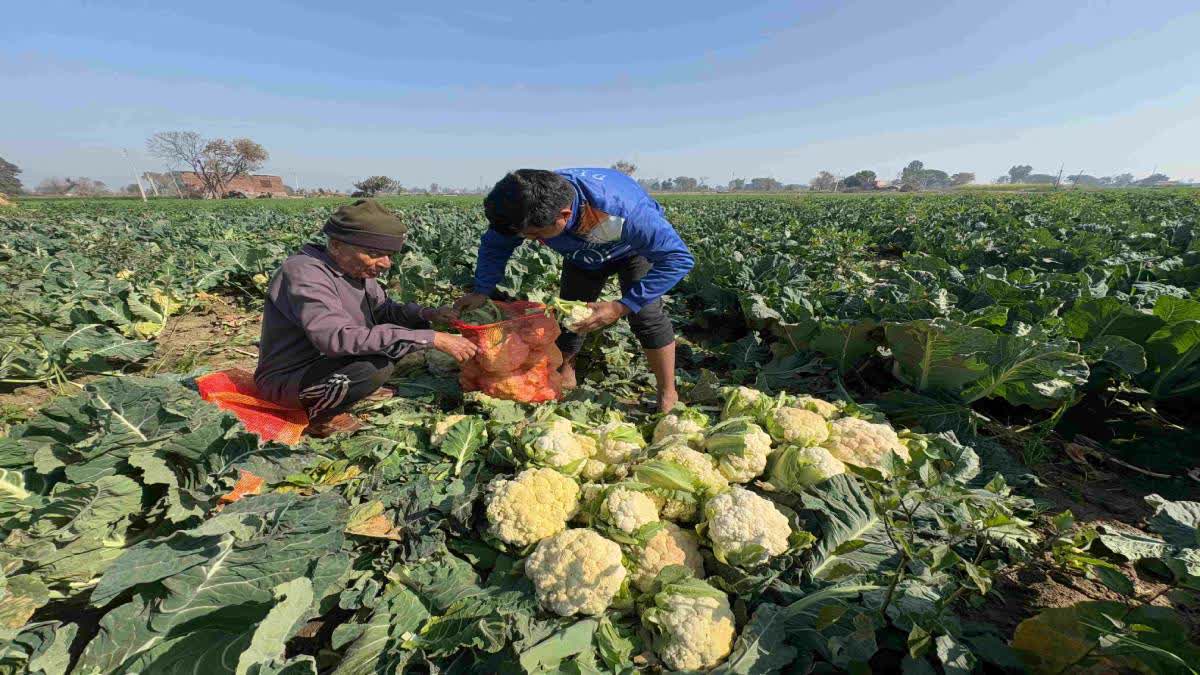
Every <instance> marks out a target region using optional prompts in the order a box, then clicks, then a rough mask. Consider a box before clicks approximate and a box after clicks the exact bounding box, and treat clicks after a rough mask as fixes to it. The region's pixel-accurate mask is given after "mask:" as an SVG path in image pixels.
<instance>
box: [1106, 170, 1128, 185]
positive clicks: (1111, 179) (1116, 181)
mask: <svg viewBox="0 0 1200 675" xmlns="http://www.w3.org/2000/svg"><path fill="white" fill-rule="evenodd" d="M1100 184H1101V185H1103V186H1104V187H1128V186H1130V185H1132V184H1133V174H1131V173H1119V174H1117V175H1115V176H1104V177H1103V178H1101V179H1100Z"/></svg>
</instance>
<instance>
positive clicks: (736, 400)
mask: <svg viewBox="0 0 1200 675" xmlns="http://www.w3.org/2000/svg"><path fill="white" fill-rule="evenodd" d="M721 393H722V395H723V396H724V397H725V407H724V408H723V409H722V410H721V419H723V420H727V419H733V418H734V417H750V418H752V419H753V420H754V421H755V422H758V423H759V424H766V421H767V419H768V418H769V417H770V416H771V411H772V410H773V409H774V408H775V406H776V404H777V402H776V400H775V399H773V398H771V397H770V396H767V395H766V394H764V393H763V392H761V391H759V390H757V389H751V388H750V387H725V388H723V389H722V390H721Z"/></svg>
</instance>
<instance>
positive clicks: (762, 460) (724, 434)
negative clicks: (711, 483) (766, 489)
mask: <svg viewBox="0 0 1200 675" xmlns="http://www.w3.org/2000/svg"><path fill="white" fill-rule="evenodd" d="M704 449H705V450H707V451H708V453H709V454H710V455H712V456H713V457H716V458H717V470H719V471H720V472H721V475H722V476H724V477H725V478H727V479H729V482H731V483H748V482H750V481H752V480H754V479H755V478H758V477H759V476H760V475H761V474H762V472H763V470H764V469H766V468H767V456H768V455H770V454H771V437H770V436H768V435H767V432H765V431H763V430H762V427H760V426H758V425H757V424H755V423H753V422H751V421H749V418H747V417H735V418H733V419H731V420H727V421H725V422H722V423H720V424H718V425H717V426H715V427H713V428H712V429H711V430H710V431H709V433H708V436H706V437H705V439H704Z"/></svg>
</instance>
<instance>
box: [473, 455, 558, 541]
mask: <svg viewBox="0 0 1200 675" xmlns="http://www.w3.org/2000/svg"><path fill="white" fill-rule="evenodd" d="M486 502H487V508H486V511H487V519H488V523H490V525H491V532H492V534H494V535H495V536H496V537H498V538H500V539H501V540H503V541H505V542H507V543H509V544H512V545H514V546H528V545H529V544H533V543H535V542H538V541H541V540H542V539H545V538H546V537H549V536H551V535H554V534H558V533H559V532H562V531H563V530H565V529H566V527H567V521H568V520H570V519H571V517H572V516H574V515H575V512H576V511H577V510H578V509H579V485H577V484H576V483H575V481H574V480H572V479H571V478H569V477H567V476H564V475H563V474H561V473H559V472H558V471H555V470H554V469H546V468H539V469H525V470H524V471H522V472H521V473H519V474H517V475H516V476H514V477H512V478H511V479H510V478H505V477H502V476H498V477H496V478H493V479H492V482H490V483H488V487H487V499H486Z"/></svg>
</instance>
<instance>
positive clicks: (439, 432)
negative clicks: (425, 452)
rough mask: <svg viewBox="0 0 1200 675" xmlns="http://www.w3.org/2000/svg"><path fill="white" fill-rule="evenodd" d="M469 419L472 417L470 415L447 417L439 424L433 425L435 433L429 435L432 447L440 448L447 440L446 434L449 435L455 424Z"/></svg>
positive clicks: (439, 421) (438, 422)
mask: <svg viewBox="0 0 1200 675" xmlns="http://www.w3.org/2000/svg"><path fill="white" fill-rule="evenodd" d="M468 417H470V415H446V416H445V417H443V418H442V419H440V420H438V421H437V423H435V424H434V425H433V432H432V433H430V434H429V443H430V445H432V446H433V447H435V448H436V447H438V446H440V445H441V444H442V441H444V440H446V434H447V433H449V431H450V429H451V428H452V427H453V426H454V425H455V424H458V423H459V422H461V421H463V420H465V419H467V418H468Z"/></svg>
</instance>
